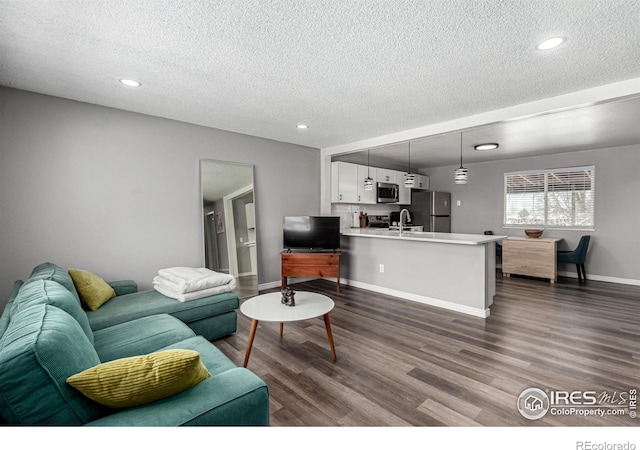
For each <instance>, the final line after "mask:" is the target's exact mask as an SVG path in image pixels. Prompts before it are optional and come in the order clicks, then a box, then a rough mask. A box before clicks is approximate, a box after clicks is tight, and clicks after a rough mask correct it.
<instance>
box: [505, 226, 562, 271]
mask: <svg viewBox="0 0 640 450" xmlns="http://www.w3.org/2000/svg"><path fill="white" fill-rule="evenodd" d="M561 240H562V239H556V238H529V237H513V236H512V237H509V238H507V239H504V240H503V241H502V275H503V276H506V277H508V276H509V275H511V274H517V275H527V276H530V277H540V278H548V279H549V280H550V281H551V283H555V282H556V280H557V278H558V275H557V262H556V250H557V248H558V241H561Z"/></svg>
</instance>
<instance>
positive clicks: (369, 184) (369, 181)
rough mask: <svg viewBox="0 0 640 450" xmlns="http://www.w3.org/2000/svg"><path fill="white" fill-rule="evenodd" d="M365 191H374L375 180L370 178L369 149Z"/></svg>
mask: <svg viewBox="0 0 640 450" xmlns="http://www.w3.org/2000/svg"><path fill="white" fill-rule="evenodd" d="M364 190H365V191H372V190H373V179H372V178H371V177H370V176H369V149H367V178H365V179H364Z"/></svg>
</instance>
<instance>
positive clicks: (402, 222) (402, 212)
mask: <svg viewBox="0 0 640 450" xmlns="http://www.w3.org/2000/svg"><path fill="white" fill-rule="evenodd" d="M404 213H407V222H411V215H410V214H409V210H408V209H407V208H404V209H403V210H402V211H400V219H399V221H400V223H399V224H398V228H399V229H400V236H402V228H403V225H404V221H403V220H402V214H404Z"/></svg>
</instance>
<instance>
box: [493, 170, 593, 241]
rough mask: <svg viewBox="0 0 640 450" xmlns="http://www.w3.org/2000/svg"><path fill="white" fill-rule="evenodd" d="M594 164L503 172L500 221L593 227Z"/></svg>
mask: <svg viewBox="0 0 640 450" xmlns="http://www.w3.org/2000/svg"><path fill="white" fill-rule="evenodd" d="M594 206H595V166H587V167H572V168H565V169H549V170H539V171H527V172H510V173H505V174H504V225H505V226H516V227H519V226H521V227H545V228H578V229H580V228H587V229H593V228H594V215H595V214H594Z"/></svg>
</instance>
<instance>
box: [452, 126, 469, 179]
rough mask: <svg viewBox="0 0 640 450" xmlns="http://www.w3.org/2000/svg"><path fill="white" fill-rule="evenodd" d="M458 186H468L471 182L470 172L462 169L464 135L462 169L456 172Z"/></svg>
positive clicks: (459, 168)
mask: <svg viewBox="0 0 640 450" xmlns="http://www.w3.org/2000/svg"><path fill="white" fill-rule="evenodd" d="M455 177H456V178H455V180H456V184H467V181H469V170H467V169H465V168H464V167H462V133H460V167H458V168H457V169H456V170H455Z"/></svg>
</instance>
